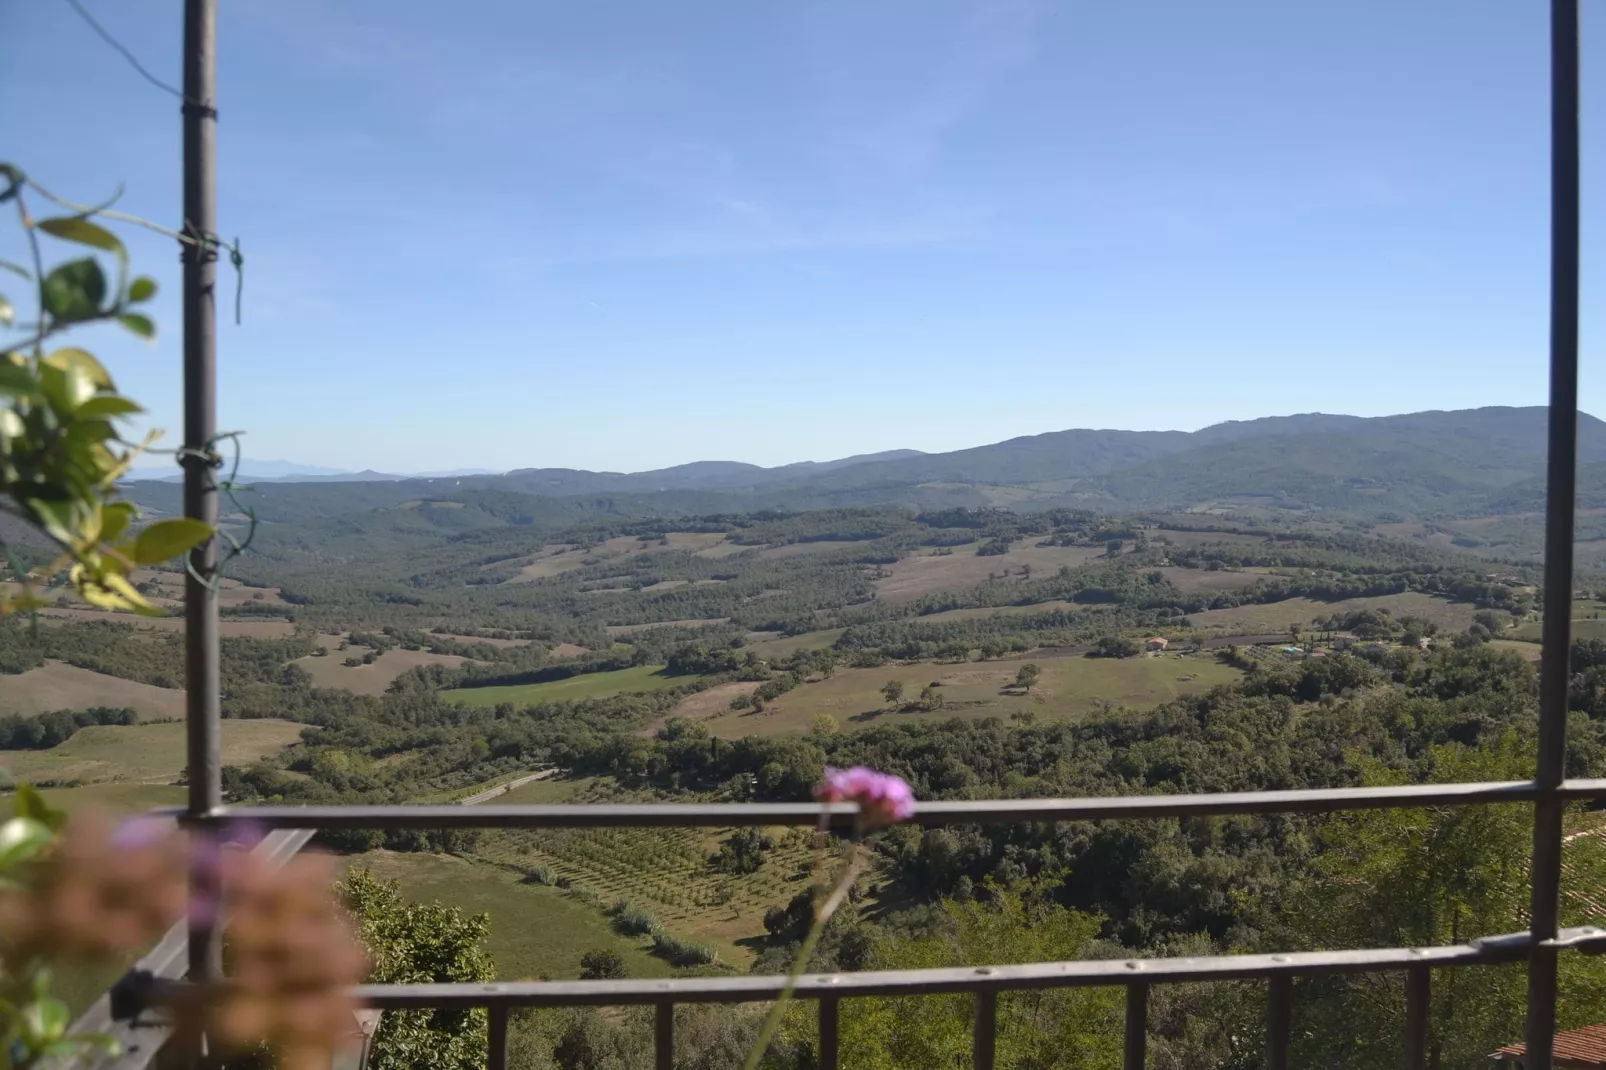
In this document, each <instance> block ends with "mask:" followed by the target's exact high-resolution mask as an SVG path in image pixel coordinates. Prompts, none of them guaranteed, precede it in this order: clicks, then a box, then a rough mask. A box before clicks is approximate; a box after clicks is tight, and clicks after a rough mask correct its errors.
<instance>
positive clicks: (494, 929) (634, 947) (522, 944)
mask: <svg viewBox="0 0 1606 1070" xmlns="http://www.w3.org/2000/svg"><path fill="white" fill-rule="evenodd" d="M349 864H350V865H351V866H353V867H358V868H361V867H366V868H368V869H371V870H373V871H374V873H375V875H377V876H381V877H386V878H390V879H394V880H397V881H400V882H401V886H402V890H403V891H404V892H405V893H406V894H407V895H408V897H410V898H412V899H417V900H436V899H438V900H440V901H441V902H443V903H449V904H451V905H452V906H456V907H461V908H462V909H463V911H464V912H465V913H469V914H479V913H487V914H490V915H491V937H490V940H489V941H487V943H488V946H489V948H490V951H491V955H492V956H493V957H494V958H495V959H496V976H497V978H498V979H499V980H503V981H523V980H536V979H539V978H543V977H544V978H549V979H553V980H573V979H574V978H577V977H579V976H580V956H581V955H584V954H585V953H586V952H587V951H594V950H597V949H599V948H607V949H611V950H614V951H617V952H619V953H620V954H621V955H623V956H624V959H625V962H626V964H627V965H628V967H629V969H630V973H631V976H633V977H667V976H669V974H670V973H672V972H673V970H672V969H671V967H670V966H669V964H668V963H666V962H664V961H663V960H662V959H659V958H655V957H653V956H652V955H651V954H649V953H648V952H647V950H646V948H647V947H648V946H649V942H648V941H647V940H644V939H637V938H634V937H624V936H620V935H618V934H617V933H615V932H614V931H613V929H612V928H611V927H610V925H609V922H608V919H607V917H606V916H604V915H603V913H602V912H601V911H600V910H597V909H596V908H595V907H591V906H587V905H586V904H585V903H582V902H580V901H579V900H577V899H573V898H571V897H569V896H567V895H564V894H563V893H562V892H560V891H558V890H557V889H556V888H546V887H542V886H540V885H534V884H524V883H521V877H520V874H519V873H518V872H516V871H515V870H513V869H511V868H508V867H504V866H499V865H495V864H492V863H488V862H476V861H470V860H467V859H463V858H456V857H453V856H451V855H432V854H412V853H406V854H402V853H396V852H391V851H370V852H368V853H366V854H361V855H357V856H355V857H353V858H351V859H350V860H349Z"/></svg>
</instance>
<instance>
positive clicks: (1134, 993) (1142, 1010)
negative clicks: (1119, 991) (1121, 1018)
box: [1121, 981, 1149, 1070]
mask: <svg viewBox="0 0 1606 1070" xmlns="http://www.w3.org/2000/svg"><path fill="white" fill-rule="evenodd" d="M1148 1045H1149V986H1148V984H1147V983H1146V982H1144V981H1134V982H1132V983H1131V984H1129V985H1127V986H1126V1043H1125V1045H1124V1048H1123V1051H1122V1056H1121V1068H1122V1070H1143V1065H1144V1063H1145V1062H1146V1061H1147V1058H1148Z"/></svg>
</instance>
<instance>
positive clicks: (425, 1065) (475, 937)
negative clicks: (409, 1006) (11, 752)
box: [336, 869, 496, 1070]
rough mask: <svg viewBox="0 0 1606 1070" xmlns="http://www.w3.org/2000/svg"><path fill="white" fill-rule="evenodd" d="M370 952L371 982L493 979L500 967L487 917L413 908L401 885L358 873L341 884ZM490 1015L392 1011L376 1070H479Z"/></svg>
mask: <svg viewBox="0 0 1606 1070" xmlns="http://www.w3.org/2000/svg"><path fill="white" fill-rule="evenodd" d="M336 890H337V891H338V892H339V894H340V898H341V900H342V901H343V902H344V903H345V906H346V909H347V910H349V911H351V913H352V915H353V918H354V920H355V921H356V923H357V932H358V936H359V937H360V938H361V939H362V942H363V946H364V947H366V948H367V949H368V955H369V958H370V959H371V960H372V966H371V967H370V969H369V971H368V980H369V981H370V982H371V983H374V984H417V983H441V982H468V983H475V984H484V983H486V982H488V981H491V980H494V979H495V977H496V967H495V965H494V964H493V963H492V962H491V956H490V953H489V952H487V951H486V950H485V948H484V946H483V943H484V941H485V939H486V937H487V936H489V935H490V931H491V919H490V916H489V915H487V914H474V915H472V916H471V915H467V914H464V913H463V911H462V910H461V909H459V908H457V907H454V906H447V905H446V904H444V903H414V902H410V901H408V900H407V899H406V898H404V897H403V896H402V893H401V886H400V884H398V883H397V882H396V881H387V880H381V879H380V878H378V877H375V876H374V875H373V873H372V872H371V871H370V870H366V869H355V870H352V871H351V874H350V876H348V877H347V878H346V879H345V880H344V881H342V882H341V883H340V884H339V885H337V886H336ZM486 1026H487V1020H486V1012H485V1009H484V1008H475V1009H471V1010H443V1009H437V1010H419V1011H387V1012H385V1016H384V1018H383V1020H382V1021H381V1024H380V1027H379V1031H378V1033H377V1034H375V1037H374V1047H373V1053H372V1055H371V1056H370V1057H369V1060H368V1066H369V1067H371V1068H372V1070H479V1068H481V1067H483V1066H484V1065H485V1045H486V1043H487V1040H486Z"/></svg>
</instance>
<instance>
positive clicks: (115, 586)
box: [103, 572, 167, 617]
mask: <svg viewBox="0 0 1606 1070" xmlns="http://www.w3.org/2000/svg"><path fill="white" fill-rule="evenodd" d="M103 578H104V580H105V582H106V586H107V587H110V588H111V589H112V590H113V591H115V592H116V593H117V594H119V595H121V596H122V598H123V600H124V601H126V602H127V603H128V604H129V606H131V607H132V608H133V610H134V612H136V613H139V614H142V615H144V616H147V617H165V616H167V611H166V610H165V609H163V608H161V607H160V606H153V605H151V604H150V603H149V602H147V601H145V596H144V595H142V594H140V593H139V592H138V591H137V590H135V589H134V585H133V584H132V583H129V582H128V579H127V577H125V576H124V575H123V574H122V573H120V572H108V573H106V575H105V576H104V577H103Z"/></svg>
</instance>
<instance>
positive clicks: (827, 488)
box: [133, 406, 1606, 516]
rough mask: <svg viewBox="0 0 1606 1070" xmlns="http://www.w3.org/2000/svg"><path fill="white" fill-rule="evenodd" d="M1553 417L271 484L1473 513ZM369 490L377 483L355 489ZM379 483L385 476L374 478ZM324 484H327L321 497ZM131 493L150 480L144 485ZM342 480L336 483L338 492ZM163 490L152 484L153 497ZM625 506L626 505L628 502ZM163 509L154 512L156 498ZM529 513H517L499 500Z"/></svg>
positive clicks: (1588, 453)
mask: <svg viewBox="0 0 1606 1070" xmlns="http://www.w3.org/2000/svg"><path fill="white" fill-rule="evenodd" d="M1578 419H1579V436H1578V443H1579V461H1580V463H1581V464H1584V465H1592V464H1606V423H1602V422H1601V421H1600V420H1598V419H1596V418H1595V417H1593V416H1590V415H1588V414H1586V413H1580V414H1579V418H1578ZM1547 423H1548V410H1547V409H1545V408H1543V407H1541V406H1530V407H1526V408H1512V407H1502V406H1495V407H1488V408H1481V409H1462V410H1450V411H1440V410H1435V411H1428V412H1416V413H1406V414H1402V415H1398V416H1383V417H1359V416H1344V415H1332V414H1325V413H1304V414H1298V415H1292V416H1273V417H1265V418H1262V419H1257V420H1243V421H1230V422H1227V423H1220V424H1215V425H1212V426H1210V427H1205V428H1202V429H1201V430H1198V431H1193V432H1186V431H1122V430H1091V429H1072V430H1066V431H1053V432H1048V433H1045V434H1039V435H1027V436H1022V437H1020V438H1013V439H1008V440H1006V441H1004V442H996V443H992V444H989V445H985V446H977V447H973V448H970V449H963V450H954V451H952V452H948V453H921V452H919V451H916V450H892V451H887V452H884V453H875V454H865V455H859V456H853V457H844V458H841V459H839V460H835V461H825V462H802V463H798V464H790V465H782V466H779V467H775V468H764V467H761V466H758V465H753V464H745V463H742V462H738V461H697V462H693V463H690V464H683V465H676V466H674V467H670V468H663V469H658V470H655V471H649V472H633V473H622V472H590V471H584V470H581V469H572V468H522V469H514V470H512V471H508V472H505V473H503V474H501V475H477V474H465V475H455V474H454V475H450V476H440V477H434V478H402V477H393V476H386V475H383V474H381V473H357V474H352V475H318V476H314V477H311V478H309V479H307V480H304V481H301V480H298V481H295V482H292V481H290V477H285V478H284V480H283V481H281V482H278V483H275V484H272V489H271V493H270V487H269V486H263V487H261V488H260V489H259V494H261V495H264V498H263V500H264V501H268V500H271V501H273V502H275V503H279V504H280V505H282V507H283V508H284V509H285V510H286V512H287V514H289V515H296V516H304V515H308V514H309V512H310V514H311V515H324V516H327V515H336V512H337V511H346V512H349V511H351V510H354V509H361V508H368V509H373V508H384V507H386V506H388V505H394V504H400V503H403V502H407V501H412V500H430V499H439V498H442V497H446V496H450V495H453V494H459V493H462V492H466V491H470V490H476V491H495V492H502V493H511V494H513V495H515V496H536V497H540V498H547V499H551V498H559V499H582V498H589V499H594V501H593V502H592V506H594V507H596V508H604V509H608V510H614V509H624V508H629V509H631V510H636V511H638V512H641V511H645V512H648V513H652V512H662V513H666V514H684V513H687V512H718V511H733V512H744V511H751V510H754V509H804V508H824V507H832V506H858V505H863V506H870V505H900V506H908V507H913V508H941V507H947V506H982V505H1002V506H1008V507H1012V508H1023V509H1038V508H1051V507H1055V506H1074V507H1081V508H1091V509H1097V510H1101V511H1106V512H1128V511H1159V510H1188V509H1199V508H1268V509H1278V510H1302V511H1309V512H1322V511H1327V512H1333V513H1342V514H1348V515H1357V516H1369V515H1381V514H1384V513H1406V514H1436V515H1456V514H1459V515H1474V514H1476V513H1477V512H1478V511H1479V510H1484V509H1510V508H1512V507H1514V506H1516V505H1518V504H1522V505H1523V506H1524V507H1531V506H1532V503H1533V499H1534V487H1535V483H1534V481H1535V480H1540V481H1541V482H1540V483H1539V484H1538V486H1539V488H1540V494H1541V497H1542V477H1543V475H1544V467H1545V449H1546V442H1547V438H1546V430H1547ZM357 484H364V485H366V489H364V490H362V491H361V492H360V493H358V492H357V486H356V485H357ZM376 484H383V485H382V486H381V485H376ZM313 485H325V486H328V487H329V488H330V493H327V494H325V493H315V492H314V489H313ZM133 486H136V487H139V486H146V485H145V484H133ZM337 487H341V488H345V490H344V491H337V490H336V489H335V488H337ZM142 495H143V497H145V498H153V497H163V496H162V495H161V494H158V493H157V492H155V491H154V490H149V491H144V492H136V493H135V497H136V500H139V499H140V498H141V497H142ZM627 502H628V505H627ZM151 504H152V506H153V507H154V508H161V507H160V506H156V505H155V503H154V501H152V503H151ZM498 508H499V509H502V508H506V509H512V510H514V511H515V512H516V511H517V508H518V507H517V506H513V505H506V504H505V503H504V506H499V507H498Z"/></svg>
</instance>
